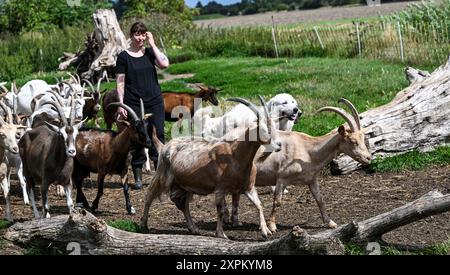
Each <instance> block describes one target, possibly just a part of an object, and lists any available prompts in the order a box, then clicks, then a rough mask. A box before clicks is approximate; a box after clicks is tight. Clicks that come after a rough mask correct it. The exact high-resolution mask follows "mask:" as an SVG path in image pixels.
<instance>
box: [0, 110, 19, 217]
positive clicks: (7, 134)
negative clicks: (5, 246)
mask: <svg viewBox="0 0 450 275" xmlns="http://www.w3.org/2000/svg"><path fill="white" fill-rule="evenodd" d="M0 104H3V102H0ZM3 105H4V104H3ZM20 128H25V126H22V125H14V124H12V123H7V122H5V121H4V120H3V118H2V117H1V116H0V175H1V187H2V190H3V195H4V196H5V201H6V219H7V220H8V221H11V222H12V221H13V217H12V214H11V206H10V201H9V190H10V175H11V166H9V165H8V163H7V160H6V158H5V153H6V152H8V151H9V152H11V153H12V154H18V153H19V148H18V146H17V130H18V129H20Z"/></svg>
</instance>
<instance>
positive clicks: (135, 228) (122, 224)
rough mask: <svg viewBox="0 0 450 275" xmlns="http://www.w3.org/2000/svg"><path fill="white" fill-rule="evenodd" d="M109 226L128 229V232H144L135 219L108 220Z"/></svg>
mask: <svg viewBox="0 0 450 275" xmlns="http://www.w3.org/2000/svg"><path fill="white" fill-rule="evenodd" d="M106 223H107V224H108V225H109V226H112V227H114V228H117V229H120V230H123V231H127V232H134V233H143V230H142V228H141V227H140V226H139V225H138V224H137V223H135V222H133V221H128V220H115V221H107V222H106Z"/></svg>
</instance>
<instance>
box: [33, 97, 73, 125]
mask: <svg viewBox="0 0 450 275" xmlns="http://www.w3.org/2000/svg"><path fill="white" fill-rule="evenodd" d="M46 104H49V105H52V106H53V107H55V108H56V111H57V112H58V114H59V117H60V119H61V121H62V122H63V124H64V126H69V125H68V123H67V118H66V115H65V114H64V110H63V108H62V107H61V105H59V103H58V102H57V101H47V102H44V103H43V104H42V105H46ZM42 105H41V104H39V106H42Z"/></svg>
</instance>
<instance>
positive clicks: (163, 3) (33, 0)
mask: <svg viewBox="0 0 450 275" xmlns="http://www.w3.org/2000/svg"><path fill="white" fill-rule="evenodd" d="M99 8H114V9H115V10H116V14H117V15H118V16H119V18H121V17H123V18H135V17H141V18H142V17H146V16H148V15H150V14H151V13H164V14H166V15H168V16H171V17H173V18H176V19H177V20H178V21H180V22H185V23H186V24H189V23H190V22H191V19H192V15H193V13H194V12H196V10H190V9H189V8H188V7H187V6H186V5H185V3H184V0H115V1H113V0H0V33H6V32H9V33H20V32H24V31H36V30H48V29H52V28H64V27H65V26H76V25H79V24H80V23H83V22H91V20H92V16H91V15H92V13H93V12H94V11H95V10H96V9H99Z"/></svg>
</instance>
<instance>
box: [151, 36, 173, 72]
mask: <svg viewBox="0 0 450 275" xmlns="http://www.w3.org/2000/svg"><path fill="white" fill-rule="evenodd" d="M147 41H148V43H149V44H150V47H151V48H152V49H153V53H154V54H155V58H156V65H158V67H159V68H160V69H165V68H167V67H169V65H170V63H169V59H168V58H167V56H166V55H165V54H163V53H162V52H161V51H160V50H159V49H158V47H156V44H155V40H154V39H153V34H152V33H151V32H147Z"/></svg>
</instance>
